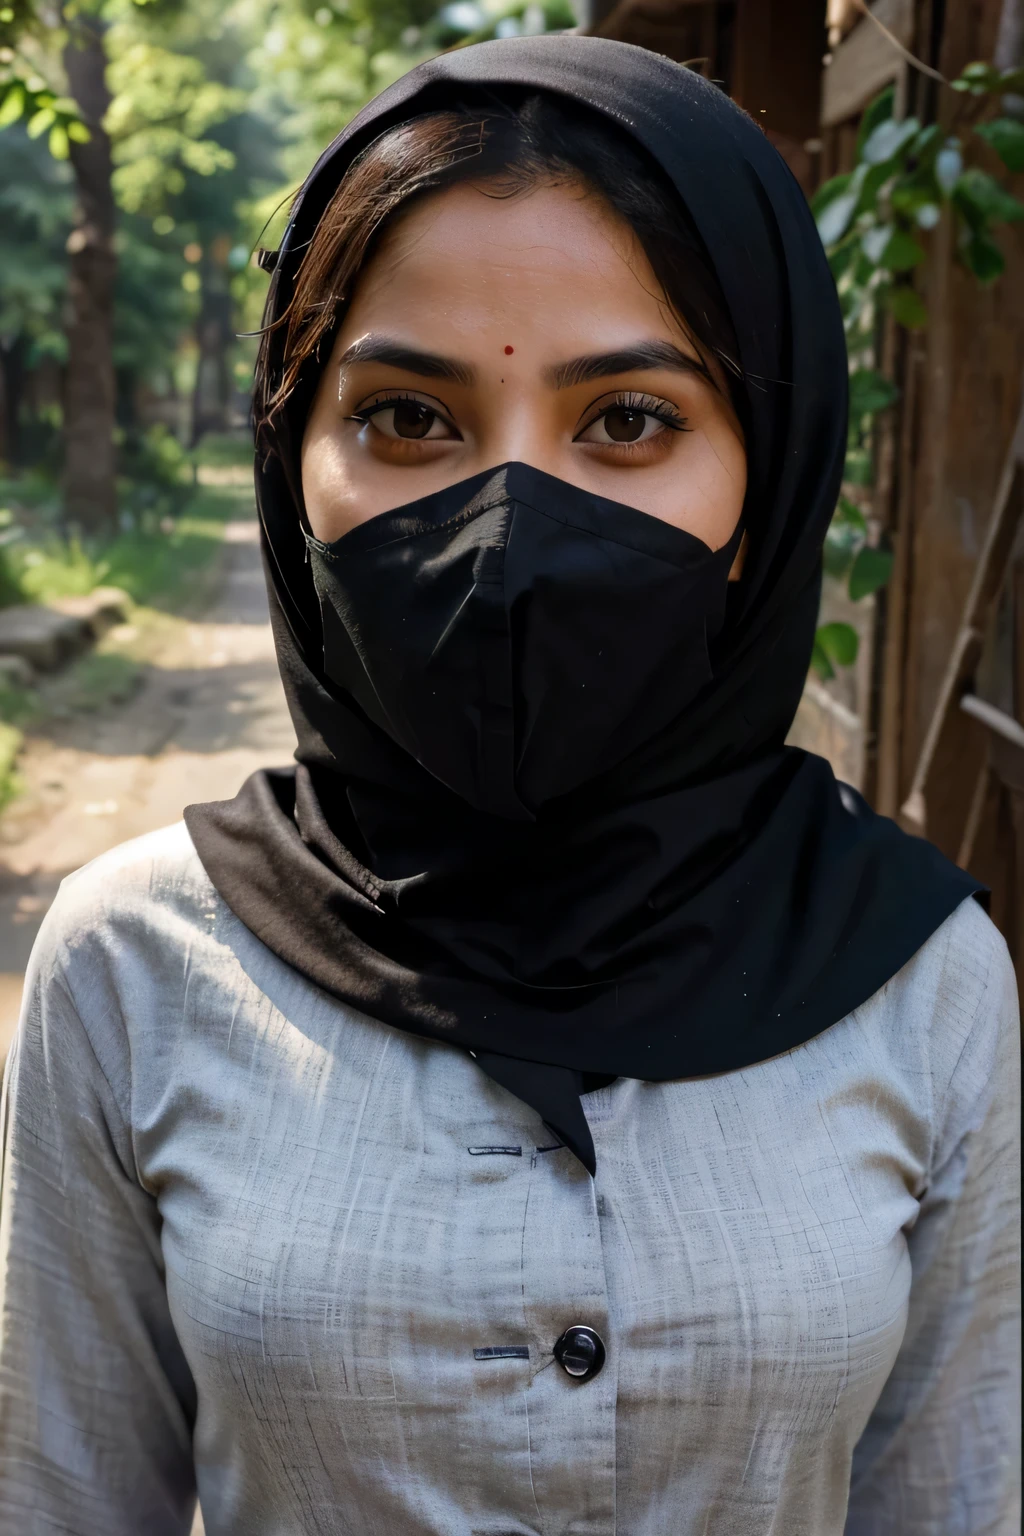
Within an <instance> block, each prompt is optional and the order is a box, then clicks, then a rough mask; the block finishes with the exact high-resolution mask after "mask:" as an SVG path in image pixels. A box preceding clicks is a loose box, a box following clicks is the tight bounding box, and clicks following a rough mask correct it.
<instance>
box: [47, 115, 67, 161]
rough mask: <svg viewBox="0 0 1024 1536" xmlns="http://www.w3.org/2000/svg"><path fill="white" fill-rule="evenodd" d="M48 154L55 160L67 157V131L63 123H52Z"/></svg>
mask: <svg viewBox="0 0 1024 1536" xmlns="http://www.w3.org/2000/svg"><path fill="white" fill-rule="evenodd" d="M49 145H50V154H51V155H52V156H53V158H54V159H55V160H66V159H67V158H68V131H67V129H66V128H65V127H64V124H63V123H54V125H53V127H52V128H51V129H50V139H49Z"/></svg>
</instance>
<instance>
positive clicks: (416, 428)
mask: <svg viewBox="0 0 1024 1536" xmlns="http://www.w3.org/2000/svg"><path fill="white" fill-rule="evenodd" d="M436 415H437V412H436V411H432V410H430V409H428V407H427V406H425V405H420V403H419V401H418V400H400V401H399V402H398V403H397V404H396V405H395V407H394V415H393V416H392V420H393V422H394V425H395V432H396V434H397V435H398V436H399V437H426V435H427V433H428V432H429V431H430V429H431V427H432V426H433V425H434V418H435V416H436Z"/></svg>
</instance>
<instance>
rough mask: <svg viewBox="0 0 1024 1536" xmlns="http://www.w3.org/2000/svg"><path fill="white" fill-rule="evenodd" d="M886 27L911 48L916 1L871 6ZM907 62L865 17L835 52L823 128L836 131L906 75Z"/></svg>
mask: <svg viewBox="0 0 1024 1536" xmlns="http://www.w3.org/2000/svg"><path fill="white" fill-rule="evenodd" d="M871 13H872V15H873V16H877V18H878V20H879V21H880V22H881V23H882V25H883V26H884V27H886V28H888V30H889V31H890V32H891V33H892V34H893V36H894V37H895V38H897V39H898V40H899V42H901V43H902V44H903V47H904V48H909V47H910V45H911V43H912V41H913V36H914V5H913V0H875V4H874V5H873V6H872V7H871ZM903 68H904V61H903V58H902V56H901V54H900V53H899V52H898V51H897V49H895V48H894V47H893V45H892V43H891V42H890V41H889V39H888V38H887V37H886V36H885V33H884V32H882V31H880V29H879V28H878V27H876V26H875V24H874V22H873V21H872V20H871V17H869V16H864V17H862V18H861V20H860V21H859V22H858V23H857V25H856V26H855V27H854V29H853V31H852V32H851V33H850V34H849V35H848V36H847V37H845V38H844V39H843V41H842V42H841V43H840V44H839V45H838V47H837V48H835V49H833V52H832V61H831V63H830V64H829V65H828V67H827V69H826V70H825V76H824V82H823V85H822V98H821V126H822V127H823V128H833V127H835V125H836V124H837V123H842V122H845V121H846V119H847V118H849V117H855V116H857V115H858V114H859V113H860V112H862V111H863V109H864V108H865V107H866V106H867V104H868V102H869V101H870V100H871V99H872V97H874V96H877V95H878V93H879V91H880V90H882V89H883V87H884V86H887V85H888V84H889V83H890V82H891V81H893V80H896V79H897V78H898V77H899V76H900V75H901V73H902V71H903Z"/></svg>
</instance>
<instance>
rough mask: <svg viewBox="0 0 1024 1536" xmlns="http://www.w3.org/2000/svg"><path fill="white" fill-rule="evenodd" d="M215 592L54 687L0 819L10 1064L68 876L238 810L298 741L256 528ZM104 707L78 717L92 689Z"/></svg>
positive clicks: (147, 617)
mask: <svg viewBox="0 0 1024 1536" xmlns="http://www.w3.org/2000/svg"><path fill="white" fill-rule="evenodd" d="M218 574H219V579H218V581H217V589H216V595H215V597H214V598H213V601H212V604H211V605H210V606H209V607H208V608H207V611H206V612H205V613H204V614H202V616H201V617H198V618H182V617H176V616H174V615H171V614H157V613H151V612H149V611H146V613H145V614H144V616H143V617H141V618H140V620H139V622H138V623H132V624H127V625H121V626H119V629H118V630H115V631H112V632H111V635H110V637H109V640H108V641H107V642H106V643H105V644H104V645H103V647H101V650H100V653H99V654H97V655H95V656H93V657H92V658H91V659H90V661H89V662H88V663H87V664H86V665H85V666H84V667H82V668H79V669H78V670H77V671H76V672H75V673H74V674H73V675H71V676H69V677H68V678H65V679H58V680H56V681H55V682H54V683H53V684H52V685H50V699H49V702H50V704H51V706H52V707H51V709H50V712H49V713H48V714H47V715H46V716H45V717H44V718H42V719H41V720H39V721H37V722H35V723H34V725H33V726H32V728H31V730H30V732H29V734H28V738H27V741H26V745H25V750H24V752H23V754H22V758H21V763H20V773H21V776H22V778H23V780H24V783H25V786H26V787H25V791H24V793H23V794H22V795H21V796H20V797H19V798H18V799H17V800H16V801H15V802H14V804H13V805H11V806H10V807H9V808H8V810H7V811H6V813H5V814H4V816H3V817H2V818H0V1060H2V1058H3V1056H4V1055H5V1054H6V1051H7V1046H8V1044H9V1041H10V1039H11V1037H12V1035H13V1032H14V1029H15V1026H16V1024H17V1018H18V1009H19V1005H20V1000H21V989H22V976H23V972H24V969H25V964H26V962H27V960H28V956H29V951H30V950H31V947H32V941H33V939H34V938H35V935H36V932H37V930H38V928H39V925H40V923H41V922H42V920H43V917H44V916H45V914H46V911H47V908H48V907H49V905H50V902H51V901H52V900H53V897H54V894H55V892H56V890H57V887H58V885H59V884H60V882H61V880H62V879H63V877H64V876H65V875H66V874H67V873H68V872H69V871H71V870H74V869H77V868H79V867H80V866H81V865H82V864H84V863H87V862H88V860H90V859H93V858H95V857H96V856H97V855H98V854H100V853H102V852H104V850H106V849H107V848H112V847H113V846H114V845H115V844H117V843H120V842H124V841H125V839H127V838H131V837H137V836H139V835H140V834H141V833H143V832H148V831H152V830H153V829H154V828H156V827H162V826H166V825H167V824H168V823H169V822H173V821H177V820H178V818H179V817H180V816H181V812H182V809H183V808H184V806H186V805H188V804H189V803H190V802H192V801H195V800H218V799H225V798H227V797H228V796H230V795H232V794H234V792H235V790H236V789H237V788H238V786H239V785H240V784H241V783H242V781H243V779H245V778H246V777H247V775H248V774H250V773H251V772H252V771H253V770H254V769H255V768H258V767H261V766H267V765H268V764H275V763H285V762H287V761H288V760H289V759H290V757H291V754H292V751H293V748H294V745H295V737H294V733H293V731H292V726H291V721H290V719H289V718H288V714H287V711H286V708H285V703H284V695H283V693H282V691H281V683H280V679H279V677H278V672H277V665H276V662H275V659H274V647H273V642H272V640H271V635H270V624H269V622H268V619H267V607H266V597H265V593H264V586H263V573H262V570H261V567H260V559H259V547H258V542H257V524H256V522H255V521H249V520H244V519H243V520H238V521H233V522H230V523H228V524H227V527H226V529H225V547H224V552H223V558H222V562H221V564H220V566H219V573H218ZM90 687H92V688H93V689H96V688H99V689H100V691H101V698H100V701H99V703H98V705H97V701H96V700H95V699H87V700H86V703H87V704H88V706H89V707H87V708H85V709H82V708H80V707H77V706H78V704H79V703H80V702H81V700H80V697H79V698H76V693H77V695H79V696H81V695H82V694H83V692H88V690H89V688H90Z"/></svg>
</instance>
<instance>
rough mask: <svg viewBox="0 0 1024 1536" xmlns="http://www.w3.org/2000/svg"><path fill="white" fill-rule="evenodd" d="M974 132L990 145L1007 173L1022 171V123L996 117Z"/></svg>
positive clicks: (1023, 166)
mask: <svg viewBox="0 0 1024 1536" xmlns="http://www.w3.org/2000/svg"><path fill="white" fill-rule="evenodd" d="M974 131H975V133H976V134H978V135H979V137H981V138H983V139H984V140H985V142H986V143H987V144H991V146H992V148H993V149H994V150H995V152H996V154H997V155H998V156H999V158H1000V160H1001V161H1002V162H1003V164H1004V165H1005V166H1006V169H1007V170H1008V171H1024V123H1019V122H1017V120H1016V118H1013V117H997V118H996V119H995V121H994V122H991V123H982V125H981V126H980V128H975V130H974Z"/></svg>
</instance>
